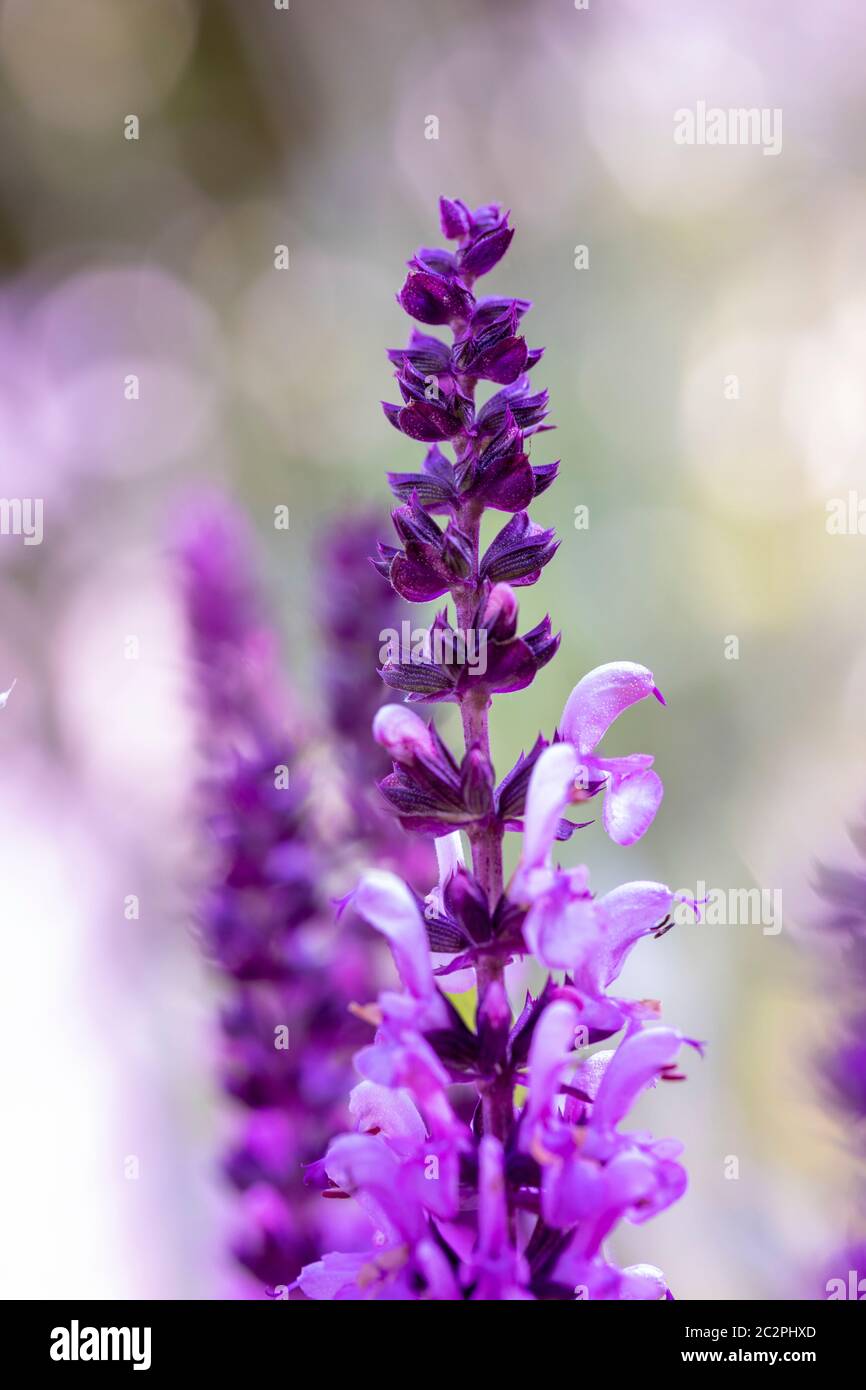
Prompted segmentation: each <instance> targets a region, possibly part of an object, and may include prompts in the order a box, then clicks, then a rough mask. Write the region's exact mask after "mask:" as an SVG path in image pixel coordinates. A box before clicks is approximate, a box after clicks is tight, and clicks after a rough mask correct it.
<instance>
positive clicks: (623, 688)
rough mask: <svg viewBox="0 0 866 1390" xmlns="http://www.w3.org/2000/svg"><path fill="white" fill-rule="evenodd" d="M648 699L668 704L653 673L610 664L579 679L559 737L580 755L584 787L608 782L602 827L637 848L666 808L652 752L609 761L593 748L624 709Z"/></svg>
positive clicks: (620, 842) (617, 840)
mask: <svg viewBox="0 0 866 1390" xmlns="http://www.w3.org/2000/svg"><path fill="white" fill-rule="evenodd" d="M648 695H654V696H655V698H656V699H657V700H658V701H659V703H660V704H662V705H663V704H664V700H663V698H662V695H661V692H660V691H659V690H658V689H657V688H656V684H655V681H654V679H653V674H652V671H648V670H647V668H646V667H645V666H636V665H635V664H634V662H631V661H611V662H609V663H608V664H607V665H605V666H597V667H596V668H595V670H594V671H590V672H589V673H588V674H587V675H585V676H584V677H583V679H582V680H579V681H578V683H577V685H576V686H575V687H574V689H573V690H572V692H571V694H570V695H569V697H568V699H567V701H566V704H565V709H564V710H563V712H562V718H561V720H560V721H559V736H560V738H562V739H564V740H566V741H567V742H568V743H570V744H571V745H572V746H573V747H574V748H576V749H577V752H578V754H579V755H580V763H579V770H580V773H581V776H582V778H583V779H584V785H586V784H587V783H589V782H592V781H594V780H596V779H601V780H602V781H603V782H604V785H605V798H604V810H603V811H602V817H601V820H602V825H603V826H604V828H605V830H606V831H607V833H608V835H609V836H610V838H611V839H612V840H613V841H614V842H615V843H616V844H618V845H633V844H634V842H635V841H636V840H639V839H640V838H641V836H642V835H644V834H645V833H646V831H647V830H648V829H649V827H650V826H651V825H652V823H653V820H654V818H655V814H656V811H657V810H658V808H659V806H660V805H661V799H662V796H663V794H664V788H663V786H662V782H661V778H660V777H659V776H658V774H657V773H655V772H653V771H652V765H653V759H652V757H651V756H650V754H649V753H631V754H629V755H628V757H625V758H604V757H600V756H599V755H598V754H597V753H596V752H595V751H594V750H595V748H596V746H597V744H599V743H600V742H601V740H602V738H603V737H604V735H605V734H606V733H607V730H608V729H609V728H610V726H611V724H612V723H613V722H614V720H615V719H617V718H618V717H619V715H621V714H622V712H623V710H625V709H628V707H629V706H630V705H634V704H636V703H637V701H638V700H645V699H646V698H647V696H648Z"/></svg>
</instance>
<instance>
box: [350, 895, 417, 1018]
mask: <svg viewBox="0 0 866 1390" xmlns="http://www.w3.org/2000/svg"><path fill="white" fill-rule="evenodd" d="M354 907H355V910H356V911H357V913H358V914H359V916H361V917H363V918H364V920H365V921H366V922H369V923H370V926H371V927H375V929H376V931H379V932H381V933H382V935H383V936H387V938H388V941H389V943H390V945H391V951H392V952H393V955H394V961H395V963H396V966H397V969H398V971H399V972H400V978H401V979H402V980H403V982H404V984H405V985H406V988H407V989H408V990H409V992H410V994H413V995H414V996H415V998H416V999H426V998H429V997H430V995H432V994H434V993H435V992H436V986H435V984H434V981H433V965H432V962H431V960H430V951H429V949H428V945H427V932H426V930H425V928H424V922H423V919H422V917H421V914H420V912H419V911H418V905H417V903H416V902H415V899H414V898H413V896H412V894H411V893H410V891H409V889H408V888H407V887H406V884H405V883H404V882H403V880H402V879H400V878H398V877H397V875H396V874H392V873H389V872H388V871H387V870H385V869H370V870H369V872H368V873H366V874H364V876H363V877H362V879H361V881H360V883H359V884H358V887H357V888H356V889H355V896H354Z"/></svg>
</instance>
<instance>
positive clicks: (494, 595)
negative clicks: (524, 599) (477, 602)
mask: <svg viewBox="0 0 866 1390" xmlns="http://www.w3.org/2000/svg"><path fill="white" fill-rule="evenodd" d="M482 621H483V623H484V626H485V627H486V629H487V631H488V632H489V633H490V636H491V638H492V639H493V641H494V642H507V641H508V639H509V638H511V637H513V636H514V634H515V632H516V631H517V595H516V594H515V592H514V590H513V589H512V587H511V585H510V584H494V586H493V588H492V589H491V590H490V593H489V594H488V596H487V602H486V604H485V605H484V613H483V615H482Z"/></svg>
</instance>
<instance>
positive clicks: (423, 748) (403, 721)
mask: <svg viewBox="0 0 866 1390" xmlns="http://www.w3.org/2000/svg"><path fill="white" fill-rule="evenodd" d="M373 737H374V739H375V740H376V742H377V743H379V744H381V746H382V747H383V748H384V749H385V751H386V752H387V753H389V754H390V756H391V757H392V758H393V759H394V761H395V762H397V763H411V762H412V761H413V759H414V758H415V757H418V756H420V757H427V758H430V757H433V756H434V755H435V753H436V744H435V742H434V740H433V735H432V733H431V732H430V730H429V729H428V727H427V725H426V724H425V723H424V720H423V719H419V718H418V715H417V714H415V713H414V711H413V710H411V709H408V708H407V707H406V705H382V707H381V709H378V710H377V711H376V717H375V719H374V720H373Z"/></svg>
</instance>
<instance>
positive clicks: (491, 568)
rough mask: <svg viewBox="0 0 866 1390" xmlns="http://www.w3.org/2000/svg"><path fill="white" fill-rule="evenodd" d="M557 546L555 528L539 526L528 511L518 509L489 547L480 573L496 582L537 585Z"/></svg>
mask: <svg viewBox="0 0 866 1390" xmlns="http://www.w3.org/2000/svg"><path fill="white" fill-rule="evenodd" d="M558 547H559V542H558V541H557V540H556V539H555V536H554V532H553V531H548V530H545V528H544V527H542V526H536V525H535V523H534V522H533V521H530V519H529V516H528V514H527V513H526V512H517V513H516V515H515V516H513V517H512V518H511V520H510V521H509V522H508V524H507V526H503V528H502V530H501V531H500V532H499V535H498V536H497V537H496V538H495V540H494V541H493V542H492V543H491V545H490V546H489V547H488V548H487V551H486V552H485V554H484V558H483V560H482V561H481V574H482V576H483V578H485V579H489V580H491V581H492V582H493V583H497V582H498V581H499V580H507V581H508V583H510V584H515V585H518V586H522V585H526V584H534V583H535V582H536V580H537V579H538V577H539V575H540V574H541V571H542V569H543V568H544V566H545V565H546V564H548V562H549V561H550V560H552V559H553V557H554V555H555V554H556V551H557V549H558Z"/></svg>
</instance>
